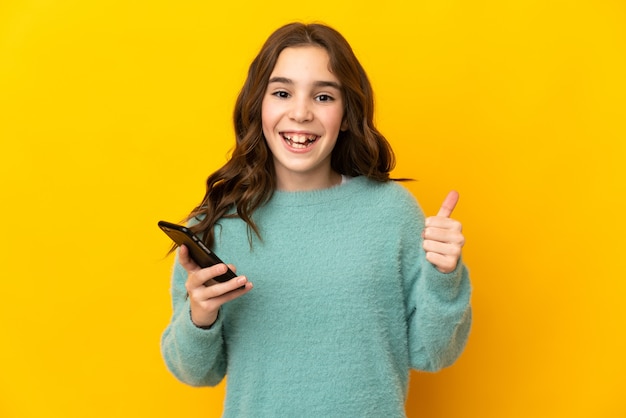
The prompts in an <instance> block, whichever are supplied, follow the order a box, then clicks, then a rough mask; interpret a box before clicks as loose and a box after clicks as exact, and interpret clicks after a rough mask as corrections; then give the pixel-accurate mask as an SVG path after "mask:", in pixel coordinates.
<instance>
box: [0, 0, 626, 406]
mask: <svg viewBox="0 0 626 418" xmlns="http://www.w3.org/2000/svg"><path fill="white" fill-rule="evenodd" d="M213 3H214V2H211V1H200V0H198V1H183V2H175V1H161V0H157V1H154V0H153V1H139V2H130V1H126V0H107V1H104V0H102V1H82V0H81V1H79V0H57V1H45V0H2V2H1V3H0V141H1V151H0V175H1V177H0V178H1V189H0V192H1V203H0V211H1V215H2V219H3V222H4V225H3V227H2V239H1V240H0V241H1V243H0V246H1V247H0V254H1V257H2V259H1V262H0V279H1V291H0V294H1V295H2V298H1V302H0V335H1V336H2V337H1V340H0V341H1V342H0V359H1V366H0V367H1V370H0V416H2V417H11V418H14V417H15V418H17V417H20V418H22V417H110V416H117V417H136V416H151V417H157V416H163V417H166V416H185V417H217V416H219V413H220V410H221V399H222V396H223V388H218V389H207V388H204V389H192V388H189V387H186V386H184V385H182V384H180V383H178V382H177V381H175V380H174V378H173V377H172V376H171V375H169V374H168V372H167V371H166V370H165V367H164V365H163V362H162V360H161V357H160V352H159V338H160V333H161V331H162V329H163V328H164V327H165V325H166V324H167V321H168V319H169V314H170V306H169V303H170V302H169V295H168V288H169V283H168V281H169V270H170V265H171V262H172V260H171V258H168V259H164V258H163V255H164V253H165V251H166V250H167V248H168V245H169V243H168V241H167V239H166V237H165V236H164V235H163V234H162V233H161V232H159V231H158V230H157V228H156V222H157V221H158V220H159V219H168V220H178V219H180V218H182V217H183V216H184V215H185V214H186V212H187V211H188V210H189V209H190V208H191V206H192V205H193V204H195V203H196V202H197V201H198V200H199V199H200V198H201V196H202V194H203V181H204V178H205V177H206V175H207V174H208V173H209V172H210V171H212V170H214V169H215V168H217V167H218V166H219V165H220V164H221V163H223V161H224V160H225V156H226V155H227V152H228V149H229V148H230V146H231V144H232V134H231V126H230V116H231V112H232V107H233V102H234V99H235V96H236V94H237V92H238V90H239V88H240V86H241V84H242V82H243V79H244V76H245V71H246V68H247V66H248V64H249V62H250V60H251V59H252V58H253V56H254V54H255V53H256V52H257V51H258V49H259V47H260V44H261V42H262V41H263V40H264V39H265V37H266V36H267V35H268V34H269V33H270V32H271V31H272V30H273V29H275V28H276V27H278V26H279V25H281V24H283V23H286V22H287V21H291V20H294V19H299V20H306V21H311V20H321V21H324V22H326V23H328V24H331V25H333V26H335V27H337V28H338V29H339V30H340V31H342V32H343V33H344V35H345V36H346V37H347V38H348V39H349V41H350V42H351V43H352V45H353V47H354V49H355V51H356V52H357V54H358V56H359V57H360V58H361V60H362V63H363V64H364V66H365V67H366V69H367V70H368V72H369V74H370V76H371V79H372V82H373V84H374V87H375V91H376V92H377V103H378V106H379V108H378V116H377V120H378V122H379V125H380V128H381V129H382V130H383V132H385V134H386V135H387V136H388V138H389V139H390V141H391V142H392V144H393V146H394V147H395V149H396V151H397V154H398V160H399V161H398V167H397V170H396V172H395V174H396V175H397V176H410V177H413V178H416V179H418V180H419V181H416V182H414V183H412V184H410V185H409V188H410V189H411V191H412V192H413V193H414V194H415V195H416V196H417V197H418V198H419V199H420V201H421V202H422V205H423V207H424V209H425V210H426V212H428V213H431V214H432V213H434V212H435V211H436V209H437V207H438V204H439V202H440V201H441V200H442V199H443V197H444V196H445V194H446V192H447V191H448V189H450V188H457V189H458V190H459V191H460V193H461V202H460V204H459V206H458V208H457V211H456V215H457V217H458V218H459V219H460V220H462V221H463V222H464V225H465V232H466V237H467V242H468V244H467V246H466V250H465V259H466V262H467V263H468V264H469V266H470V267H471V272H472V277H473V283H474V289H475V290H474V297H473V303H474V312H475V324H474V328H473V331H472V335H471V339H470V342H469V345H468V347H467V350H466V352H465V353H464V355H463V357H462V358H461V359H460V361H459V362H458V363H457V364H456V365H455V366H453V367H452V368H450V369H447V370H445V371H443V372H441V373H439V374H435V375H426V374H417V373H414V374H413V378H412V385H411V392H410V397H409V400H408V406H407V409H408V411H409V416H411V417H446V418H448V417H481V418H484V417H494V418H495V417H498V418H500V417H624V416H626V401H625V400H624V388H625V387H626V377H625V376H626V360H625V358H626V356H625V355H624V353H626V337H625V333H624V331H625V322H626V321H625V320H626V304H625V303H624V301H623V300H624V296H626V292H625V290H626V275H625V274H624V267H623V265H622V263H621V262H622V261H623V258H624V236H625V235H626V223H625V221H624V213H625V211H626V205H625V203H624V201H625V199H624V197H623V194H624V191H625V189H626V187H625V186H624V183H625V180H626V171H625V169H624V166H625V164H626V158H625V157H626V150H625V147H626V146H625V142H626V128H625V123H624V121H625V120H626V99H625V97H626V82H625V81H624V80H625V78H626V30H625V28H626V6H625V4H624V2H622V1H618V0H614V1H610V0H581V1H546V0H517V1H513V0H510V1H507V0H504V1H502V0H475V1H460V0H451V1H416V2H413V1H406V2H405V3H402V2H396V1H385V2H383V3H380V6H376V7H372V6H370V7H368V6H366V5H364V3H363V2H362V1H359V2H354V4H353V5H350V4H348V3H341V2H337V1H335V0H333V1H328V0H320V1H317V2H314V3H311V2H309V3H306V2H305V3H302V2H300V3H297V4H296V3H294V2H291V1H282V0H281V1H274V2H269V3H268V2H259V1H254V2H252V1H250V2H248V3H249V4H244V3H242V2H220V3H218V4H213ZM270 3H271V5H269V4H270ZM340 3H341V4H340ZM374 3H375V2H374Z"/></svg>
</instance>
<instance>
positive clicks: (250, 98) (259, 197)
mask: <svg viewBox="0 0 626 418" xmlns="http://www.w3.org/2000/svg"><path fill="white" fill-rule="evenodd" d="M300 46H319V47H322V48H324V49H325V50H326V52H327V53H328V56H329V59H330V63H329V65H330V71H331V72H332V73H333V74H334V75H335V76H336V77H337V78H338V79H339V82H340V84H341V90H342V91H341V93H342V95H343V97H344V106H345V108H344V119H345V121H346V122H347V129H346V130H345V131H341V132H340V133H339V136H338V138H337V143H336V145H335V148H334V149H333V151H332V155H331V167H332V169H333V170H335V171H336V172H338V173H340V174H344V175H347V176H351V177H356V176H366V177H368V178H370V179H373V180H376V181H379V182H386V181H389V180H392V179H390V177H389V172H390V171H391V170H392V169H393V167H394V164H395V160H394V154H393V151H392V149H391V146H390V145H389V143H388V142H387V140H386V139H385V137H384V136H383V135H382V134H381V133H380V132H379V131H378V130H377V129H376V127H375V126H374V122H373V119H374V94H373V91H372V86H371V84H370V82H369V80H368V78H367V75H366V73H365V70H364V69H363V67H362V66H361V64H360V63H359V61H358V60H357V58H356V56H355V55H354V53H353V51H352V48H351V47H350V45H349V44H348V42H347V41H346V40H345V39H344V37H343V36H342V35H341V34H340V33H339V32H337V31H336V30H334V29H332V28H330V27H328V26H325V25H321V24H303V23H290V24H287V25H285V26H283V27H281V28H279V29H278V30H276V31H275V32H274V33H272V34H271V35H270V37H269V38H268V39H267V41H266V42H265V44H264V45H263V47H262V48H261V51H260V52H259V54H258V55H257V56H256V58H255V59H254V60H253V61H252V64H251V65H250V68H249V70H248V76H247V78H246V81H245V83H244V85H243V88H242V89H241V92H240V93H239V96H238V98H237V102H236V104H235V111H234V115H233V116H234V125H235V136H236V145H235V148H234V150H233V152H232V155H231V158H230V159H229V160H228V161H227V162H226V164H224V166H223V167H221V168H220V169H218V170H217V171H215V172H214V173H213V174H211V175H210V176H209V177H208V178H207V181H206V194H205V195H204V198H203V199H202V202H201V203H200V204H199V205H198V206H197V207H196V208H194V210H193V211H192V212H191V213H190V214H189V215H188V217H187V220H190V219H193V218H196V219H197V220H198V221H199V222H198V223H196V224H194V225H193V226H192V227H191V230H192V231H193V232H194V233H200V234H201V235H202V237H203V240H204V242H205V244H206V245H207V246H208V247H209V248H211V247H212V246H213V244H214V240H215V236H214V232H213V229H214V227H215V225H216V224H217V223H218V221H219V219H220V218H222V217H239V218H241V219H242V220H243V221H245V222H246V223H247V224H248V238H249V239H251V238H252V231H254V233H255V234H256V235H257V236H258V237H259V238H260V233H259V230H258V228H257V225H256V224H255V223H254V221H253V219H252V213H253V212H254V211H255V210H256V209H257V208H259V207H260V206H261V205H263V204H264V203H266V202H267V201H268V200H269V199H270V198H271V197H272V193H273V192H274V190H275V188H276V176H275V172H274V163H273V158H272V154H271V151H270V150H269V148H268V146H267V144H266V142H265V138H264V136H263V129H262V122H261V104H262V102H263V97H264V95H265V94H266V90H267V86H268V83H269V78H270V75H271V73H272V71H273V69H274V65H275V64H276V61H277V60H278V56H279V55H280V53H281V52H282V50H283V49H285V48H289V47H300Z"/></svg>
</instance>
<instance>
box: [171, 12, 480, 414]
mask: <svg viewBox="0 0 626 418" xmlns="http://www.w3.org/2000/svg"><path fill="white" fill-rule="evenodd" d="M373 114H374V105H373V94H372V89H371V86H370V83H369V81H368V79H367V76H366V74H365V71H364V70H363V68H362V67H361V65H360V64H359V62H358V60H357V59H356V57H355V56H354V54H353V52H352V50H351V48H350V46H349V45H348V43H347V42H346V41H345V39H344V38H343V37H342V36H341V35H340V34H339V33H338V32H336V31H335V30H333V29H331V28H329V27H327V26H324V25H318V24H311V25H305V24H301V23H293V24H289V25H286V26H284V27H282V28H280V29H278V30H277V31H276V32H274V33H273V34H272V35H271V36H270V37H269V39H268V40H267V41H266V43H265V44H264V45H263V47H262V49H261V51H260V53H259V55H258V56H257V57H256V58H255V59H254V61H253V62H252V64H251V66H250V69H249V72H248V77H247V79H246V81H245V84H244V86H243V89H242V90H241V93H240V94H239V97H238V99H237V103H236V106H235V112H234V122H235V132H236V139H237V142H236V146H235V149H234V151H233V154H232V157H231V158H230V160H229V161H228V162H227V163H226V164H225V165H224V166H223V167H222V168H220V169H219V170H217V171H216V172H215V173H213V174H211V175H210V176H209V178H208V180H207V191H206V194H205V196H204V199H203V200H202V202H201V203H200V204H199V205H198V206H197V207H196V208H195V209H194V210H193V211H192V212H191V214H190V215H189V218H188V221H189V223H190V225H192V226H191V228H192V230H193V231H194V232H196V233H198V234H199V235H201V236H202V237H203V240H204V242H205V243H206V244H207V246H209V247H210V248H213V249H214V250H215V252H216V254H218V255H219V256H220V257H221V258H222V259H223V260H232V261H233V262H235V263H236V265H237V268H238V271H239V272H240V273H241V274H242V275H241V276H238V277H237V278H235V279H232V280H230V281H228V282H225V283H217V282H215V281H212V280H211V279H212V278H213V277H216V276H218V275H220V274H223V273H224V272H225V271H226V266H225V265H216V266H213V267H209V268H205V269H200V268H199V267H198V266H197V265H196V264H195V263H194V262H193V261H192V260H191V259H190V258H189V256H188V251H187V249H186V248H185V247H184V246H182V247H181V248H179V251H178V255H177V260H176V262H175V266H174V272H173V281H172V297H173V308H174V312H173V316H172V320H171V323H170V324H169V326H168V327H167V329H166V330H165V332H164V334H163V339H162V351H163V356H164V359H165V362H166V364H167V366H168V368H169V369H170V370H171V372H172V373H173V374H174V375H175V376H176V377H177V378H178V379H180V380H181V381H183V382H185V383H188V384H190V385H194V386H204V385H216V384H218V383H219V382H220V381H221V380H222V379H223V378H224V377H225V376H226V375H228V385H227V395H226V400H225V406H224V417H298V416H300V417H305V416H312V417H403V416H405V412H404V402H405V398H406V394H407V385H408V377H409V370H410V369H411V368H413V369H417V370H427V371H436V370H439V369H441V368H442V367H446V366H448V365H450V364H452V363H453V362H454V361H455V359H456V358H457V357H458V356H459V355H460V353H461V351H462V350H463V348H464V346H465V342H466V339H467V336H468V332H469V328H470V323H471V309H470V304H469V298H470V284H469V279H468V273H467V270H466V268H465V266H464V265H463V263H462V262H461V261H460V255H461V247H462V246H463V243H464V238H463V235H462V233H461V225H460V223H459V222H457V221H455V220H452V219H450V218H449V215H450V214H451V212H452V209H453V208H454V205H455V204H456V200H457V198H458V195H457V194H455V193H451V194H450V195H449V196H448V198H447V199H446V201H445V202H444V205H443V206H442V209H441V211H440V213H439V214H438V216H435V217H431V218H428V219H425V218H424V216H423V214H422V212H421V210H420V209H419V206H418V205H417V203H416V201H415V199H414V198H413V197H412V195H411V194H410V193H409V192H408V191H407V190H406V189H404V188H403V187H402V186H400V185H398V184H397V183H395V182H394V181H392V180H391V179H390V177H389V172H390V171H391V169H392V168H393V165H394V156H393V152H392V150H391V148H390V146H389V144H388V142H387V141H386V140H385V138H384V137H383V135H381V134H380V132H378V131H377V129H376V128H375V127H374V124H373ZM232 267H233V268H234V266H232ZM252 281H254V288H253V285H252Z"/></svg>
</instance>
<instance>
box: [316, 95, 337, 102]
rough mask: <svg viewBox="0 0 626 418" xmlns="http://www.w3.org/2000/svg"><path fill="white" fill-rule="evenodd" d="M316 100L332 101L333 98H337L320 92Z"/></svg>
mask: <svg viewBox="0 0 626 418" xmlns="http://www.w3.org/2000/svg"><path fill="white" fill-rule="evenodd" d="M315 100H317V101H318V102H332V101H333V100H335V98H334V97H332V96H329V95H328V94H320V95H318V96H316V97H315Z"/></svg>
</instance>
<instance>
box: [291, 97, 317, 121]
mask: <svg viewBox="0 0 626 418" xmlns="http://www.w3.org/2000/svg"><path fill="white" fill-rule="evenodd" d="M289 118H290V119H291V120H293V121H295V122H298V123H302V122H310V121H311V120H313V112H312V110H311V106H310V103H309V101H308V100H307V99H306V98H299V99H296V100H293V101H292V106H291V109H290V110H289Z"/></svg>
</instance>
